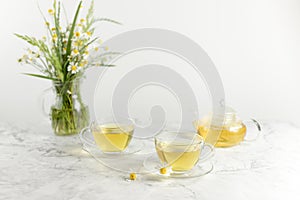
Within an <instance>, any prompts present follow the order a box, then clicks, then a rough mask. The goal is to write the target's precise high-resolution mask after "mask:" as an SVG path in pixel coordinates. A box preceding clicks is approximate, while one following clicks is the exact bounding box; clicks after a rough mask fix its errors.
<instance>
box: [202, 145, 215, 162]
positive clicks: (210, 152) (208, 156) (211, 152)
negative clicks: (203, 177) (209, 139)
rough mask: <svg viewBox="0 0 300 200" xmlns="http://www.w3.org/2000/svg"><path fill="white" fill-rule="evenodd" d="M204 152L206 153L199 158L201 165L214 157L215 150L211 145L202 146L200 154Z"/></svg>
mask: <svg viewBox="0 0 300 200" xmlns="http://www.w3.org/2000/svg"><path fill="white" fill-rule="evenodd" d="M203 151H206V152H207V153H206V154H204V155H201V156H200V159H199V161H200V162H201V163H203V162H206V161H207V160H209V159H211V158H212V157H213V156H214V155H215V148H214V147H213V146H212V145H211V144H204V145H203V147H202V152H203Z"/></svg>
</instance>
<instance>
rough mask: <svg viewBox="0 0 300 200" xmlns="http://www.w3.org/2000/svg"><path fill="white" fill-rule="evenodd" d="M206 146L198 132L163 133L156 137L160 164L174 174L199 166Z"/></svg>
mask: <svg viewBox="0 0 300 200" xmlns="http://www.w3.org/2000/svg"><path fill="white" fill-rule="evenodd" d="M203 146H204V140H203V138H202V137H201V136H200V135H199V134H197V133H196V132H175V131H174V132H172V131H163V132H161V133H160V134H158V135H157V136H156V137H155V148H156V152H157V155H158V157H159V160H160V162H161V163H162V164H163V165H164V166H166V167H171V170H172V172H174V173H184V172H186V171H189V170H191V169H193V167H194V166H195V165H196V164H197V162H198V160H199V157H200V154H201V150H202V148H203Z"/></svg>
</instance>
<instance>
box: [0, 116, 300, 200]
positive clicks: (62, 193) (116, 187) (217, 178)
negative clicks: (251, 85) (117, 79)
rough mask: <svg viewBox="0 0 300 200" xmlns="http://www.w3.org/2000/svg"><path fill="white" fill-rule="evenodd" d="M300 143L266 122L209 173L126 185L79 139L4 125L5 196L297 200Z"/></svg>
mask: <svg viewBox="0 0 300 200" xmlns="http://www.w3.org/2000/svg"><path fill="white" fill-rule="evenodd" d="M299 144H300V128H299V127H298V126H295V125H293V124H291V123H283V122H268V123H264V125H263V133H262V134H261V135H260V137H259V138H258V139H257V140H256V141H254V142H249V143H246V142H245V143H242V144H240V145H238V146H235V147H232V148H226V149H216V153H215V156H214V157H213V158H212V160H211V161H212V162H213V164H214V170H213V171H212V172H211V173H210V174H208V175H205V176H203V177H199V178H193V179H166V178H163V179H162V178H159V177H157V176H154V175H138V178H137V180H136V181H127V180H126V178H127V177H128V174H127V173H125V172H117V171H114V170H111V169H109V168H107V167H105V166H103V165H101V164H100V163H99V162H98V161H96V160H95V159H94V158H93V157H91V156H90V155H89V154H88V153H87V152H86V151H84V150H83V149H82V145H81V142H80V140H79V138H78V136H71V137H58V136H55V135H53V133H52V131H51V129H50V127H47V128H46V127H45V128H43V130H42V129H41V127H39V129H33V128H25V127H23V126H16V125H13V124H0V151H1V154H0V199H39V200H40V199H46V200H47V199H51V200H53V199H118V200H120V199H172V200H174V199H201V200H205V199H222V200H224V199H225V200H226V199H230V200H232V199H238V200H242V199H282V198H288V199H297V198H298V197H299V196H300V191H299V189H298V185H299V184H298V179H299V177H300V150H299Z"/></svg>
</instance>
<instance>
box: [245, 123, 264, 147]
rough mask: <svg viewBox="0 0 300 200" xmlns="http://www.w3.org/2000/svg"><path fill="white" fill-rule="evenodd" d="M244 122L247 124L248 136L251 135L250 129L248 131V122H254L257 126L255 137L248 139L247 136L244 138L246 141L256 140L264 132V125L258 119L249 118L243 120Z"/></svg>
mask: <svg viewBox="0 0 300 200" xmlns="http://www.w3.org/2000/svg"><path fill="white" fill-rule="evenodd" d="M243 124H244V125H245V126H246V128H247V132H246V137H247V135H249V131H248V127H249V126H247V124H252V125H254V126H255V128H256V131H255V132H256V136H255V137H254V138H252V139H247V138H246V137H245V138H244V141H245V142H251V141H255V140H256V139H257V138H258V137H259V135H260V134H261V132H262V128H261V127H262V126H261V124H260V123H259V122H258V121H257V120H256V119H248V120H243Z"/></svg>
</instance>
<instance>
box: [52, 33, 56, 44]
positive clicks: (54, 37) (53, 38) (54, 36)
mask: <svg viewBox="0 0 300 200" xmlns="http://www.w3.org/2000/svg"><path fill="white" fill-rule="evenodd" d="M56 39H57V35H56V33H54V34H53V35H52V40H53V42H55V41H56Z"/></svg>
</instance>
